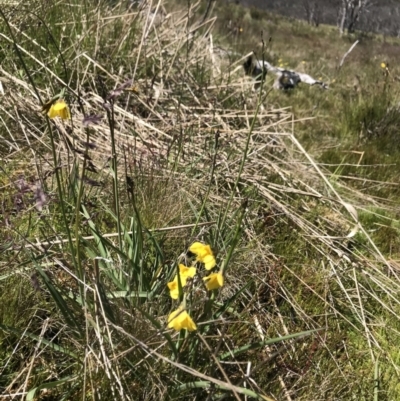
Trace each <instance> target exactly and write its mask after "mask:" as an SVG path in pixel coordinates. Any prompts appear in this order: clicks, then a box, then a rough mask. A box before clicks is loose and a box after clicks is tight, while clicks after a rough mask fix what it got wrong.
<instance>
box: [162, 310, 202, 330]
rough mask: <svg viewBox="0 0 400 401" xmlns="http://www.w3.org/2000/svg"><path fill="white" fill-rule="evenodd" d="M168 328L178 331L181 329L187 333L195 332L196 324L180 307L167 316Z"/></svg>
mask: <svg viewBox="0 0 400 401" xmlns="http://www.w3.org/2000/svg"><path fill="white" fill-rule="evenodd" d="M168 328H170V329H175V330H178V331H179V330H182V329H186V330H189V331H193V330H197V327H196V324H195V323H194V321H193V320H192V318H191V317H190V316H189V314H188V313H187V312H186V311H184V310H183V308H182V307H181V306H180V307H179V308H178V309H177V310H174V311H173V312H171V313H170V315H169V316H168Z"/></svg>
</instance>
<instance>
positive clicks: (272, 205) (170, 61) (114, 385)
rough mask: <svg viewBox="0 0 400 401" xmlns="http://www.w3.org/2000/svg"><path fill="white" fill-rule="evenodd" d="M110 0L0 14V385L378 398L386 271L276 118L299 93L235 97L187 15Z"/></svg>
mask: <svg viewBox="0 0 400 401" xmlns="http://www.w3.org/2000/svg"><path fill="white" fill-rule="evenodd" d="M164 6H165V9H164ZM38 7H39V8H38V9H40V8H41V5H38ZM123 7H125V5H124V4H123V3H121V4H119V3H118V4H116V5H113V6H112V7H110V6H107V5H105V4H100V5H97V6H93V7H92V6H91V5H90V4H85V5H84V6H82V5H81V4H78V3H76V4H75V3H70V4H69V5H68V6H67V5H65V7H60V5H57V7H56V6H54V7H53V6H49V8H47V9H46V14H45V17H44V19H43V21H41V23H42V24H43V25H41V26H43V27H44V28H45V29H43V30H42V31H40V33H38V34H37V35H35V34H34V30H33V28H32V26H33V25H30V28H29V30H28V31H26V30H25V31H22V29H21V27H22V26H23V23H24V20H22V21H20V20H15V19H14V16H13V14H7V13H4V15H3V18H4V19H5V21H7V22H8V25H7V24H5V25H2V29H3V31H2V32H1V33H2V35H3V37H5V38H7V40H8V41H9V42H10V43H11V44H13V46H14V49H15V52H16V54H17V62H12V60H13V59H14V57H15V55H14V54H11V53H10V50H9V49H6V48H3V49H2V52H3V54H2V55H3V56H4V58H5V60H6V61H5V63H4V64H3V65H2V72H3V73H4V75H5V76H6V78H7V81H6V82H5V84H4V86H5V89H6V91H7V94H9V97H8V98H7V100H6V101H5V102H3V103H2V105H1V106H0V108H1V110H2V113H4V115H5V117H4V121H5V124H4V127H3V128H1V129H2V132H1V134H2V136H3V137H4V138H5V140H6V141H7V144H8V146H9V148H10V149H11V150H12V151H10V152H9V151H8V150H6V149H3V150H2V152H3V154H4V160H5V161H7V163H8V166H9V167H8V169H7V168H4V169H3V170H2V171H3V174H4V177H2V180H1V182H2V184H3V185H4V186H5V187H6V188H7V191H4V192H3V195H2V196H3V197H2V205H3V210H4V211H3V212H2V213H3V214H6V215H7V217H8V220H7V223H6V225H5V226H4V227H2V229H1V230H2V231H1V233H2V237H3V238H4V243H5V244H6V246H5V247H4V252H3V254H4V262H2V265H1V269H2V270H1V276H0V286H1V290H2V291H1V294H3V295H2V298H1V299H2V302H1V304H0V305H1V306H0V313H1V315H2V316H3V319H2V323H1V325H0V329H1V332H0V355H1V358H2V359H3V360H4V361H5V363H4V364H3V366H4V367H3V368H1V369H2V370H1V371H0V372H1V377H2V378H1V381H0V386H1V391H2V395H4V396H24V397H25V398H26V399H35V398H37V397H39V396H40V397H41V396H44V393H45V390H46V392H47V394H49V395H50V396H51V397H57V398H59V399H79V398H82V399H86V398H88V399H97V398H99V397H101V398H102V399H110V400H111V399H112V400H119V399H120V400H130V399H132V400H134V399H144V398H146V399H216V398H222V397H230V398H232V399H241V398H243V396H245V397H248V398H254V399H264V400H265V399H267V400H273V399H279V398H282V396H285V397H286V398H287V399H294V398H296V399H299V400H301V399H304V400H305V399H316V398H318V397H320V398H327V397H328V398H329V397H330V398H350V397H353V398H354V397H357V398H358V399H370V398H371V394H373V391H374V390H373V388H372V387H371V382H372V380H375V381H376V382H378V381H379V383H380V384H382V385H384V387H383V388H382V393H380V394H384V392H386V393H387V396H388V397H394V398H396V396H397V395H398V388H397V386H396V385H395V384H392V383H390V382H389V380H388V378H389V377H391V376H392V375H396V374H397V366H398V361H397V343H398V338H397V337H398V329H399V328H398V327H397V326H398V320H397V316H398V313H399V305H398V302H397V301H396V299H395V297H394V296H393V294H395V293H396V292H397V291H398V276H397V272H396V270H395V268H394V267H393V266H394V263H393V262H391V261H389V260H388V259H387V258H386V257H385V255H383V254H382V253H381V251H380V249H379V248H378V246H377V242H378V241H377V238H376V237H374V236H373V235H372V234H371V232H370V231H369V229H370V225H368V224H367V222H366V221H365V220H364V219H365V216H366V215H365V214H363V215H362V216H361V217H360V216H359V213H358V211H357V210H361V209H363V208H364V209H365V210H367V209H366V204H368V203H369V202H370V201H371V199H370V198H368V197H365V196H362V195H360V193H359V191H358V190H357V188H354V187H351V186H347V185H345V184H344V183H343V181H342V180H341V179H340V176H341V175H342V172H340V174H339V172H337V174H336V175H337V176H338V178H335V177H332V176H329V175H328V174H326V171H325V170H322V169H321V168H322V167H319V166H318V165H317V164H316V163H315V161H314V159H313V158H312V157H311V155H310V153H309V152H306V150H305V149H304V147H303V146H302V145H301V143H300V142H299V140H298V139H297V138H296V136H295V134H294V132H293V131H292V127H293V120H294V118H295V116H294V115H293V114H291V113H290V112H289V110H288V108H287V107H286V106H287V105H288V104H289V103H290V102H292V101H293V102H295V101H296V100H297V101H301V100H302V99H303V100H304V101H305V100H306V99H304V98H302V96H304V94H303V95H302V94H301V93H293V94H292V96H286V95H284V94H282V93H274V94H268V96H265V93H264V92H263V91H260V92H257V93H254V92H253V91H252V89H251V88H252V85H253V84H252V82H249V81H246V80H245V79H243V77H242V75H241V74H240V73H239V71H240V70H241V67H240V65H241V62H242V60H241V56H239V55H237V56H235V55H233V57H231V58H230V60H229V61H227V60H226V59H224V57H221V55H220V53H218V52H217V50H216V48H215V47H214V45H215V43H214V42H212V40H211V38H212V37H218V36H219V35H221V32H223V31H222V29H223V28H221V27H219V28H218V29H219V31H213V26H214V23H215V22H214V21H215V20H214V18H213V16H212V15H206V18H204V15H205V14H204V8H203V9H202V10H200V11H198V9H197V8H196V6H194V5H190V4H189V6H188V7H186V8H185V9H181V8H180V7H177V6H176V5H175V8H172V6H171V5H169V4H165V5H164V4H160V7H159V13H160V14H159V16H160V15H163V16H162V17H161V18H160V17H159V16H158V17H156V16H155V15H154V14H151V13H150V11H152V10H151V9H128V10H125V9H124V8H123ZM170 7H171V8H170ZM71 10H74V13H72V12H71ZM160 10H162V13H163V14H162V13H161V11H160ZM75 11H76V12H75ZM122 12H123V18H122V17H121V13H122ZM237 12H238V15H239V12H240V8H238V9H237ZM153 17H154V18H153ZM26 21H29V22H35V21H36V19H35V17H34V15H32V14H26ZM259 21H262V20H261V19H260V20H259ZM270 23H271V22H269V24H270ZM249 27H250V25H249ZM244 28H245V25H244ZM286 28H287V29H292V28H290V27H289V26H287V27H286ZM67 29H68V32H69V35H66V34H65V32H66V31H67ZM249 29H250V30H251V29H252V28H251V27H250V28H249ZM254 29H258V28H257V27H256V28H254ZM295 29H296V30H301V25H299V26H297V27H296V28H295ZM214 32H215V33H214ZM243 32H245V30H244V31H243ZM210 34H211V35H214V36H211V35H210ZM309 35H311V33H309V32H308V33H307V34H305V35H303V36H304V37H306V38H309ZM257 40H258V39H257ZM237 41H238V43H239V45H240V41H242V39H241V38H240V37H238V38H237ZM241 44H242V45H243V46H244V41H242V42H241ZM264 44H265V43H264ZM264 50H265V49H264ZM230 55H231V56H232V54H230ZM243 56H244V54H243ZM54 97H62V98H63V99H64V100H65V101H66V103H67V107H68V110H69V112H70V114H71V117H72V119H71V120H70V119H69V118H68V115H64V114H62V115H61V116H60V117H62V118H58V117H57V118H54V119H49V118H48V115H47V114H46V112H45V113H42V112H41V108H42V109H43V106H44V104H45V103H46V102H47V101H48V100H50V99H52V98H54ZM317 98H318V95H316V97H315V98H313V99H311V100H310V97H308V98H307V99H308V101H309V102H310V103H309V107H307V108H308V109H311V108H312V106H311V105H312V100H315V99H317ZM53 100H54V99H53ZM320 100H321V103H322V102H323V101H322V99H320ZM40 102H42V104H40ZM49 107H50V104H49ZM324 107H328V106H327V105H326V104H325V103H324ZM46 110H47V109H46V108H45V111H46ZM295 112H296V113H297V111H296V110H295ZM298 112H299V113H304V116H302V117H306V116H307V114H308V112H307V111H304V109H303V110H301V109H300V107H299V108H298ZM52 116H53V115H52V114H50V117H52ZM307 121H309V120H307ZM307 121H306V120H303V121H302V126H303V127H307ZM22 122H23V123H22ZM18 161H22V163H21V164H20V165H19V169H20V171H18V179H19V180H21V179H23V180H24V181H23V182H27V183H28V184H29V185H28V184H27V185H26V191H22V189H21V188H20V187H18V185H17V181H16V177H17V172H16V171H15V167H14V166H16V165H18ZM31 181H32V182H31ZM34 182H39V183H40V188H41V189H40V190H38V189H37V188H38V187H33V183H34ZM13 188H14V189H13ZM35 191H36V192H35ZM15 197H16V198H18V199H22V203H21V204H22V206H21V207H20V208H19V209H13V206H12V205H13V203H12V201H11V200H12V199H14V198H15ZM10 199H11V200H10ZM44 199H45V200H44ZM373 202H375V203H377V202H378V201H377V200H376V199H373ZM379 206H380V207H382V208H383V207H385V205H380V204H379ZM365 213H367V212H365ZM364 224H365V227H364ZM193 244H197V248H196V247H194V248H193ZM198 244H202V245H200V248H199V245H198ZM205 244H207V245H209V244H210V245H211V248H208V247H207V252H205V253H204V252H203V251H204V248H202V247H204V245H205ZM382 249H383V250H384V251H388V249H387V248H386V249H385V247H384V246H383V247H382ZM189 251H192V253H190V252H189ZM193 253H194V254H195V256H194V255H193ZM196 256H197V257H196ZM211 256H212V263H211V265H213V264H214V261H215V266H211V265H210V264H209V262H210V259H209V257H211ZM180 265H186V266H187V267H189V268H194V267H195V268H196V269H197V270H196V274H192V273H193V270H190V272H192V273H190V275H189V274H188V273H187V270H185V269H183V268H181V267H180ZM203 267H204V268H203ZM207 267H208V268H209V270H208V269H207ZM211 269H214V270H211ZM209 271H212V272H213V273H214V274H220V275H222V276H223V282H222V280H221V276H208V280H210V281H207V277H206V276H207V275H208V274H209ZM213 273H211V274H213ZM204 278H205V279H206V280H203V279H204ZM207 283H208V285H209V287H208V288H207ZM210 283H213V284H214V285H211V287H210ZM4 294H7V296H5V295H4ZM21 300H22V301H21ZM27 300H29V301H30V303H29V305H30V307H27V302H28V301H27ZM188 316H189V317H190V318H188ZM173 318H175V319H176V322H174V319H173ZM183 318H184V319H183ZM382 327H386V330H390V336H387V335H386V334H385V332H384V330H383V329H382ZM382 350H384V353H383V354H382ZM24 361H25V363H24ZM38 361H40V363H39V362H38ZM376 366H378V367H379V369H380V370H379V369H376ZM379 371H380V372H382V373H381V374H380V373H379Z"/></svg>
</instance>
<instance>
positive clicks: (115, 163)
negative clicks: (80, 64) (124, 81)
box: [107, 99, 122, 251]
mask: <svg viewBox="0 0 400 401" xmlns="http://www.w3.org/2000/svg"><path fill="white" fill-rule="evenodd" d="M110 104H111V111H109V110H107V120H108V126H109V127H110V138H111V151H112V155H111V166H112V169H113V198H114V212H115V215H116V217H117V231H118V245H119V249H121V251H122V233H121V214H120V207H119V191H118V160H117V151H116V147H115V130H114V126H115V119H114V100H112V99H111V101H110Z"/></svg>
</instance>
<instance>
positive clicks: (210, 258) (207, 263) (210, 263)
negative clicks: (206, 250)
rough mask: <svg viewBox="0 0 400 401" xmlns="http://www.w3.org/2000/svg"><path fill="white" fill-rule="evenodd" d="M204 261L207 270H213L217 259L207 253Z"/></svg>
mask: <svg viewBox="0 0 400 401" xmlns="http://www.w3.org/2000/svg"><path fill="white" fill-rule="evenodd" d="M202 262H203V263H204V267H205V268H206V269H207V270H211V269H212V268H213V267H214V266H215V265H216V264H217V263H216V261H215V258H214V255H207V256H205V257H204V258H203V260H202Z"/></svg>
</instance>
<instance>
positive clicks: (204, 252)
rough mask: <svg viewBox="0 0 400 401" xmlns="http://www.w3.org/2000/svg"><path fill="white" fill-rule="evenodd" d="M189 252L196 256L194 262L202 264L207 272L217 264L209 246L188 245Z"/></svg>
mask: <svg viewBox="0 0 400 401" xmlns="http://www.w3.org/2000/svg"><path fill="white" fill-rule="evenodd" d="M189 251H190V252H192V253H194V254H195V255H196V260H197V261H198V262H201V263H204V267H205V268H206V269H207V270H211V269H212V268H213V267H214V266H215V265H216V264H217V262H216V261H215V257H214V254H213V251H212V249H211V247H210V245H204V244H202V243H201V242H194V243H193V244H192V245H190V247H189Z"/></svg>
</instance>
